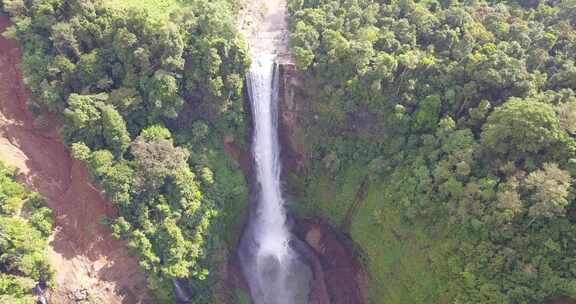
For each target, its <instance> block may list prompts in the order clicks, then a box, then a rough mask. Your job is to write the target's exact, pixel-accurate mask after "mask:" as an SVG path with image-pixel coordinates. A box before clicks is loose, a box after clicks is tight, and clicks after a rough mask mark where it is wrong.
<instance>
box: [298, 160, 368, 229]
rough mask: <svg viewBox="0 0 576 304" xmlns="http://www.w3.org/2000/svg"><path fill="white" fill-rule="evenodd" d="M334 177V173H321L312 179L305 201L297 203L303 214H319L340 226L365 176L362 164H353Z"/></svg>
mask: <svg viewBox="0 0 576 304" xmlns="http://www.w3.org/2000/svg"><path fill="white" fill-rule="evenodd" d="M343 172H344V173H343V174H341V175H339V176H338V177H337V178H336V179H334V177H333V175H319V176H316V177H314V178H313V179H312V181H311V182H310V183H309V185H308V187H307V189H306V196H305V199H304V202H302V203H300V204H298V205H296V207H297V213H298V214H299V215H301V216H314V215H318V216H321V217H323V218H326V219H328V220H329V221H330V222H331V223H332V224H333V225H336V226H340V225H342V223H343V222H344V218H345V217H346V213H347V211H348V209H349V208H350V206H352V204H353V203H354V199H355V197H356V192H357V191H358V187H360V184H361V183H362V179H363V178H364V176H365V170H364V169H363V168H362V166H360V165H352V166H349V167H348V168H347V169H345V170H343Z"/></svg>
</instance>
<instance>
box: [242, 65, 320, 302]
mask: <svg viewBox="0 0 576 304" xmlns="http://www.w3.org/2000/svg"><path fill="white" fill-rule="evenodd" d="M274 59H275V56H272V55H267V56H259V57H258V58H254V60H253V63H252V66H251V67H250V73H249V75H248V90H249V97H250V105H251V108H252V119H253V139H252V156H253V158H254V163H255V175H256V182H255V183H254V187H255V189H253V192H254V193H255V194H256V201H255V206H254V207H255V208H253V210H252V212H251V214H250V219H249V222H248V225H247V228H246V230H245V232H244V235H243V237H242V243H241V248H240V251H239V256H240V261H241V263H242V269H243V272H244V275H245V277H246V279H247V280H248V285H249V287H250V294H251V297H252V300H253V303H254V304H306V303H308V293H309V290H310V287H309V285H310V281H311V278H312V273H311V271H310V269H309V267H308V266H307V265H306V263H305V262H304V261H303V260H302V258H301V257H300V255H299V254H298V253H297V251H296V250H294V249H293V248H292V246H291V243H293V241H295V240H294V239H293V236H292V234H291V233H290V229H289V227H288V224H287V223H288V221H287V215H286V212H285V210H284V200H283V198H282V192H281V187H280V171H281V166H280V145H279V142H278V100H279V99H278V97H279V96H278V95H279V93H278V89H279V88H278V86H279V75H278V74H279V72H278V68H277V66H278V65H277V64H276V63H275V62H274Z"/></svg>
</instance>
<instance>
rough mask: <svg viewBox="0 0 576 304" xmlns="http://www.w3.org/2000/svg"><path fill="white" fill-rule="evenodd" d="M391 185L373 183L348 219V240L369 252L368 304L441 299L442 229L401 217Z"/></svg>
mask: <svg viewBox="0 0 576 304" xmlns="http://www.w3.org/2000/svg"><path fill="white" fill-rule="evenodd" d="M391 188H392V187H390V186H389V185H388V184H387V183H386V182H380V183H377V182H374V183H373V184H371V186H370V189H369V191H368V194H367V196H366V199H365V201H364V205H363V206H362V208H360V209H359V210H358V213H357V214H356V216H355V217H354V219H353V221H352V227H351V234H352V238H353V239H354V240H355V241H356V242H357V243H358V244H359V245H360V247H361V248H362V249H363V251H364V252H365V254H366V256H367V262H368V268H369V269H368V270H369V273H370V276H371V280H370V289H369V290H370V295H369V298H370V303H386V304H400V303H442V293H443V290H444V286H446V284H445V282H444V279H445V278H446V276H447V268H446V265H444V261H443V260H444V259H443V256H444V255H443V253H444V252H446V251H445V250H446V245H445V244H446V242H445V241H444V240H445V232H444V231H442V230H439V231H429V230H428V229H429V227H427V226H426V225H425V224H418V223H416V224H409V223H406V222H405V221H403V220H402V217H401V211H400V210H399V208H398V206H397V205H396V204H395V200H394V199H393V195H391V194H390V192H388V191H390V190H393V189H391ZM431 235H433V236H436V238H431Z"/></svg>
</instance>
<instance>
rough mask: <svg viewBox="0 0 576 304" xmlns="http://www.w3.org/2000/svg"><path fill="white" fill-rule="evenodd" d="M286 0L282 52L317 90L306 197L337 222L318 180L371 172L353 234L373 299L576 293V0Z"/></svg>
mask: <svg viewBox="0 0 576 304" xmlns="http://www.w3.org/2000/svg"><path fill="white" fill-rule="evenodd" d="M289 8H290V15H291V17H290V21H291V22H290V27H291V31H292V41H291V43H292V53H293V55H294V57H295V59H296V63H297V65H298V67H299V68H300V69H302V70H306V71H307V72H308V74H309V75H310V77H311V78H312V81H310V82H308V83H314V84H316V86H314V87H315V88H316V91H317V94H318V95H319V97H318V99H317V100H314V102H313V103H312V108H313V109H312V110H313V112H314V113H313V115H316V117H317V119H309V120H308V124H309V126H304V128H306V129H307V130H309V132H307V133H306V135H305V136H306V142H307V143H308V147H309V149H310V150H311V152H312V155H313V157H312V158H313V159H312V164H313V169H312V170H310V171H309V172H311V174H310V175H309V176H307V181H306V182H305V183H304V186H302V189H300V190H301V191H302V192H304V193H305V195H304V196H303V198H302V199H303V200H305V201H306V202H305V203H304V206H305V207H303V209H304V210H303V211H301V212H304V214H309V215H310V214H313V215H320V216H328V217H329V218H330V219H331V220H332V221H333V222H334V223H335V224H339V223H341V221H342V220H343V219H342V217H341V215H342V214H344V213H345V212H346V210H339V208H340V209H341V208H348V207H349V204H350V203H344V204H342V203H334V202H333V201H330V202H328V201H324V200H323V199H322V195H321V194H319V193H318V192H322V191H326V192H327V193H330V191H336V193H338V194H337V195H336V197H338V195H350V193H349V192H346V191H347V190H346V187H342V185H343V184H346V183H350V182H356V183H358V184H359V180H360V179H359V178H358V177H356V176H358V173H356V172H361V173H362V172H363V173H364V174H366V175H368V176H369V178H370V180H371V182H370V191H369V193H368V195H367V199H366V202H365V203H364V207H363V210H361V211H359V212H358V214H357V215H356V216H355V217H354V219H353V223H352V227H351V231H350V233H351V234H352V237H353V239H355V240H356V241H358V242H359V244H360V246H361V247H362V249H363V250H364V251H365V252H366V253H367V256H366V258H367V260H368V265H369V268H370V269H369V270H370V273H371V275H372V280H371V286H370V302H371V303H440V302H446V303H542V302H544V301H545V300H547V299H551V298H554V297H557V296H560V295H568V296H572V297H574V296H576V268H574V267H573V266H571V265H573V264H574V261H575V258H576V254H575V252H576V251H575V249H576V225H575V222H576V217H575V215H574V214H575V213H574V210H575V209H574V208H575V207H576V204H575V203H574V188H573V182H574V176H575V175H576V167H575V165H576V150H575V148H576V138H575V135H576V133H575V129H574V128H575V126H576V120H575V117H576V96H575V94H574V89H576V82H575V81H576V64H575V61H574V60H575V59H574V58H576V56H575V55H576V53H575V52H576V30H575V28H574V27H575V26H576V2H575V1H568V0H567V1H562V0H558V1H554V0H551V1H538V0H536V1H435V0H429V1H410V0H399V1H368V0H356V1H351V0H291V1H289ZM352 195H353V194H352ZM336 202H339V201H338V200H337V199H336ZM306 204H308V205H306ZM393 215H395V216H397V217H400V218H401V219H400V220H397V218H396V217H394V216H393ZM410 227H412V228H410ZM374 231H380V232H381V235H380V240H379V241H378V240H376V239H374V238H373V237H371V235H372V234H373V233H374ZM389 231H392V233H390V232H389ZM389 235H390V237H388V236H389ZM382 240H387V241H386V242H382ZM414 242H416V243H418V242H419V243H420V244H421V247H420V248H416V247H415V246H414ZM413 247H414V248H413ZM407 255H408V258H405V257H406V256H407ZM421 256H423V257H422V258H421ZM391 286H392V287H391ZM407 286H408V287H407Z"/></svg>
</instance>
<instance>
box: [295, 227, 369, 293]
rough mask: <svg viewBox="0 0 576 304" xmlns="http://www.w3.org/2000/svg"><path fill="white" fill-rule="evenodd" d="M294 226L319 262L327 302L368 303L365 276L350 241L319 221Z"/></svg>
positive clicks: (297, 233)
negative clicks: (327, 297) (326, 293)
mask: <svg viewBox="0 0 576 304" xmlns="http://www.w3.org/2000/svg"><path fill="white" fill-rule="evenodd" d="M296 227H297V228H296V235H297V236H298V237H299V238H300V239H303V240H305V241H306V243H307V244H308V245H309V246H310V247H312V248H313V250H314V253H315V254H316V256H317V257H318V259H319V260H320V263H321V266H322V272H323V275H324V283H325V284H326V289H327V291H328V295H329V298H330V301H329V302H328V303H332V304H364V303H367V302H368V301H367V300H368V299H367V286H368V275H367V273H366V271H365V270H364V267H363V264H362V261H361V260H360V259H359V256H358V255H357V254H356V253H355V252H354V246H352V245H351V244H350V243H351V242H350V240H347V239H346V238H345V237H344V235H343V234H341V233H339V232H338V231H336V230H335V229H334V228H332V227H331V226H330V225H328V224H327V223H325V222H323V221H322V220H321V219H308V220H303V221H300V222H299V223H298V224H297V226H296Z"/></svg>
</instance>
